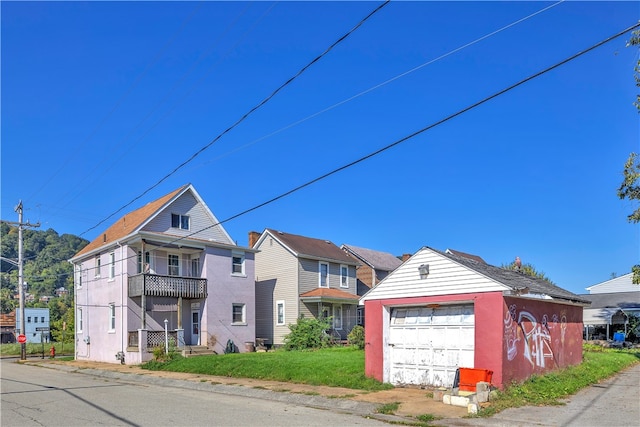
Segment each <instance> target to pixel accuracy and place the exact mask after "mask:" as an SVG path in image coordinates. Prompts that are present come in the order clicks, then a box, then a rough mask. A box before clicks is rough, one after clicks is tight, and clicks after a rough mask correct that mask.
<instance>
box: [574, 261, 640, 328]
mask: <svg viewBox="0 0 640 427" xmlns="http://www.w3.org/2000/svg"><path fill="white" fill-rule="evenodd" d="M632 278H633V274H632V273H628V274H625V275H623V276H620V277H616V278H613V279H610V280H606V281H604V282H601V283H598V284H595V285H593V286H590V287H588V288H586V289H587V290H588V291H589V293H588V294H583V295H581V296H582V297H584V298H585V299H587V300H589V301H591V305H590V306H589V307H585V309H584V320H583V321H584V336H585V339H588V340H589V339H613V334H614V333H615V332H617V331H622V332H624V334H625V335H627V333H628V332H629V330H628V324H629V316H631V315H634V316H640V285H636V284H634V283H633V282H632ZM634 335H636V336H638V335H639V334H638V333H637V331H635V332H634Z"/></svg>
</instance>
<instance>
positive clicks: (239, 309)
mask: <svg viewBox="0 0 640 427" xmlns="http://www.w3.org/2000/svg"><path fill="white" fill-rule="evenodd" d="M231 323H232V324H233V325H246V324H247V306H246V304H241V303H233V304H231Z"/></svg>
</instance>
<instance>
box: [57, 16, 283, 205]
mask: <svg viewBox="0 0 640 427" xmlns="http://www.w3.org/2000/svg"><path fill="white" fill-rule="evenodd" d="M249 7H250V5H247V6H246V7H245V8H244V9H243V10H242V11H241V12H240V14H239V15H238V16H237V17H236V18H235V19H234V20H233V21H232V22H231V23H229V25H227V27H226V28H225V30H224V31H223V32H222V34H220V36H218V37H217V38H216V40H215V41H214V42H213V43H211V44H210V46H209V48H208V49H207V51H206V53H204V54H202V55H201V56H200V58H198V60H197V61H196V62H195V63H194V64H193V65H192V66H191V67H190V68H189V69H188V70H187V71H186V72H185V73H184V74H183V75H182V76H180V78H179V79H178V80H177V81H176V82H175V83H174V84H173V86H172V87H171V88H170V89H169V91H167V93H166V94H165V95H164V97H163V98H162V99H161V100H160V101H158V102H157V103H156V105H155V106H154V107H153V108H152V109H151V111H149V112H148V113H147V115H146V116H145V117H144V118H142V120H140V121H139V122H138V124H137V125H136V126H134V127H133V128H132V129H131V130H130V131H129V132H128V133H127V135H125V137H124V138H123V139H122V140H121V141H120V142H119V143H118V145H116V146H114V148H113V152H114V153H116V152H118V153H119V154H120V155H119V156H118V157H117V158H115V159H114V160H113V161H112V162H111V165H110V166H108V167H107V168H106V169H105V170H103V171H102V174H101V175H99V176H98V177H96V178H94V180H93V182H91V183H87V184H86V185H85V186H84V188H82V189H81V190H78V191H75V193H74V194H75V195H74V197H73V198H72V199H70V200H69V201H68V202H67V203H66V204H65V205H64V206H68V205H69V204H70V203H71V202H73V201H74V200H75V199H77V198H78V197H80V196H81V195H82V194H83V192H84V191H86V190H87V188H91V187H92V186H93V185H94V184H95V183H96V181H97V180H98V178H100V177H101V176H104V175H105V174H106V173H108V172H109V171H110V170H111V169H113V168H114V167H115V166H117V165H118V164H119V161H120V160H121V159H122V158H123V157H125V156H126V155H127V153H128V152H129V151H130V150H131V149H133V147H135V146H136V144H138V143H140V141H141V140H143V139H144V138H145V137H146V136H147V135H148V134H149V133H150V132H151V131H152V130H153V129H154V128H155V127H156V126H157V125H158V124H159V123H160V122H162V120H164V119H165V118H166V117H168V116H169V115H170V114H171V113H172V112H173V111H174V110H175V108H177V106H178V105H179V104H180V103H181V102H182V101H183V100H184V99H186V98H187V97H188V96H189V95H190V94H191V93H192V92H193V91H194V90H195V88H196V87H197V86H198V85H199V84H200V83H202V81H203V80H204V78H205V77H207V75H208V74H209V73H211V71H212V69H213V68H214V67H215V66H216V65H218V64H219V63H220V62H222V60H223V59H225V58H226V57H227V56H229V54H230V53H231V52H232V51H233V50H234V49H235V47H236V46H237V45H238V44H239V42H240V40H242V39H243V38H244V37H245V36H246V35H247V34H248V33H249V32H250V30H248V31H246V32H245V33H244V34H243V35H242V36H241V38H240V40H238V42H236V44H234V46H233V47H232V48H231V49H229V50H228V51H227V52H226V53H225V54H224V55H223V56H222V57H221V58H220V59H219V60H218V61H217V62H216V63H215V64H214V66H213V67H210V68H209V70H207V72H206V74H205V76H204V77H202V78H201V79H199V80H198V81H197V82H196V83H195V84H193V85H191V87H190V88H189V89H188V90H187V92H186V93H185V95H184V96H182V97H181V98H180V99H179V100H178V101H176V102H175V103H173V105H172V106H171V108H170V109H169V110H168V111H167V112H166V113H165V114H163V115H162V116H161V117H160V118H158V120H156V121H155V122H154V123H153V124H151V126H150V127H149V128H148V129H147V130H146V131H145V132H144V134H143V135H142V136H140V138H138V139H137V141H135V142H134V143H131V144H127V147H126V148H127V149H126V150H120V149H119V147H120V146H122V144H124V143H125V141H126V140H127V139H128V137H129V135H131V134H132V133H133V132H134V131H135V130H137V129H139V128H140V127H142V124H143V123H144V122H145V121H146V120H147V119H149V118H150V117H151V116H152V115H153V113H155V112H156V111H158V110H159V108H160V106H162V104H164V103H165V102H166V100H167V99H168V98H169V96H170V95H171V94H172V93H174V92H175V91H176V90H177V88H178V87H179V86H180V84H181V83H182V82H183V81H185V80H186V78H187V77H189V76H190V75H191V74H192V73H193V71H194V70H195V69H196V67H197V65H198V64H200V62H202V61H203V60H204V59H205V58H206V57H207V56H209V55H210V54H211V53H212V52H213V50H214V47H215V46H217V45H218V44H219V42H220V41H221V40H222V38H223V37H224V36H226V35H227V34H228V33H229V32H230V31H231V29H232V28H233V27H234V26H235V25H236V23H237V22H238V20H239V19H240V18H241V17H242V16H243V15H244V14H245V13H246V12H247V10H248V9H249ZM274 7H275V4H274V5H271V6H270V7H269V8H268V9H267V10H266V11H265V12H264V13H263V14H262V16H260V18H259V19H258V20H257V21H256V22H255V23H254V24H253V25H254V26H255V25H257V23H258V22H260V21H261V20H262V19H263V18H264V17H265V16H266V15H267V14H268V13H269V12H270V11H271V9H273V8H274ZM252 28H253V27H252ZM103 163H105V161H103V162H102V163H101V164H103ZM99 166H100V165H96V167H94V168H93V170H92V171H91V172H90V173H93V172H95V171H96V170H98V168H99Z"/></svg>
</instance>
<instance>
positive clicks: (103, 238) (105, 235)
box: [102, 233, 107, 243]
mask: <svg viewBox="0 0 640 427" xmlns="http://www.w3.org/2000/svg"><path fill="white" fill-rule="evenodd" d="M106 241H107V233H104V234H103V235H102V242H103V243H106Z"/></svg>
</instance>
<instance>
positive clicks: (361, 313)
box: [356, 307, 364, 326]
mask: <svg viewBox="0 0 640 427" xmlns="http://www.w3.org/2000/svg"><path fill="white" fill-rule="evenodd" d="M356 324H357V325H360V326H364V307H358V311H357V312H356Z"/></svg>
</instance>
